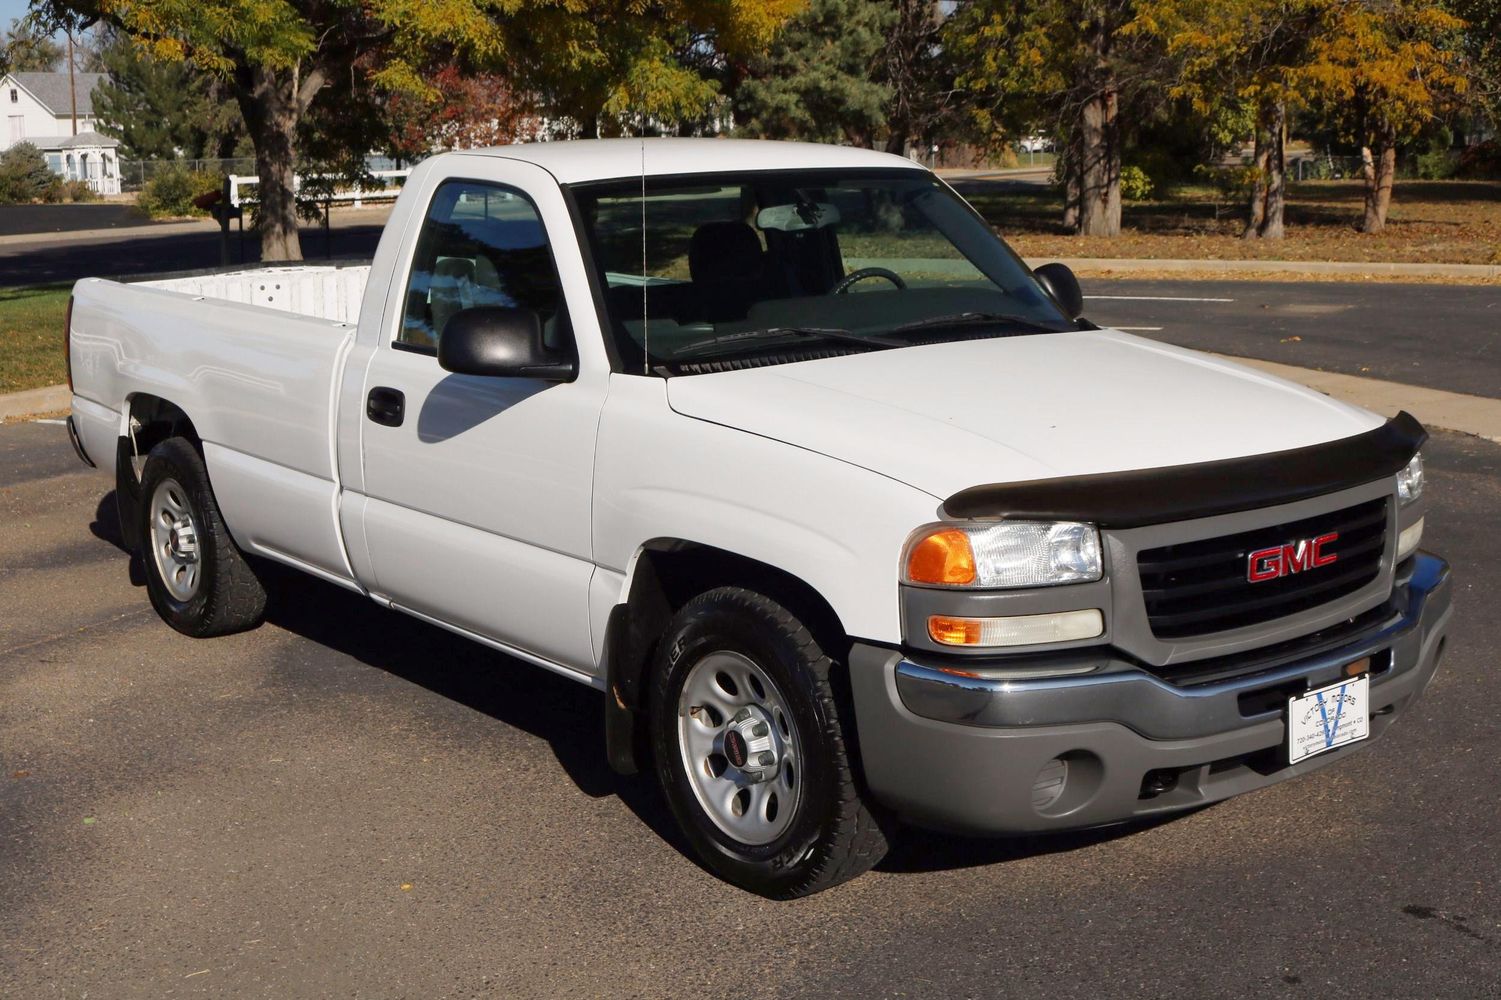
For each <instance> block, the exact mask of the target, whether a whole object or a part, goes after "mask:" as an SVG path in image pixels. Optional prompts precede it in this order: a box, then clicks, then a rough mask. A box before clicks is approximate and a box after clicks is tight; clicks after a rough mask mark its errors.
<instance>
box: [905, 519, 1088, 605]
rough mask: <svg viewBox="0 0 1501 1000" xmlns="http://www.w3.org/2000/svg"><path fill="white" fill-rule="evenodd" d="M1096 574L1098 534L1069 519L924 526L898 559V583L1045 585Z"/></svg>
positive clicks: (982, 586)
mask: <svg viewBox="0 0 1501 1000" xmlns="http://www.w3.org/2000/svg"><path fill="white" fill-rule="evenodd" d="M1102 575H1103V564H1102V562H1101V558H1100V532H1099V530H1098V529H1096V528H1095V526H1094V525H1092V524H1080V523H1078V522H1075V521H1002V522H999V523H974V524H934V525H929V526H928V527H926V528H923V529H921V530H920V531H918V532H917V533H916V534H914V535H913V537H912V539H911V540H910V541H909V542H908V543H907V551H906V553H905V554H904V557H903V559H902V579H903V581H904V582H906V583H917V584H923V585H926V586H938V587H965V588H970V589H977V590H978V589H999V588H1007V587H1051V586H1055V585H1057V584H1061V583H1088V582H1089V581H1092V580H1098V579H1100V577H1101V576H1102Z"/></svg>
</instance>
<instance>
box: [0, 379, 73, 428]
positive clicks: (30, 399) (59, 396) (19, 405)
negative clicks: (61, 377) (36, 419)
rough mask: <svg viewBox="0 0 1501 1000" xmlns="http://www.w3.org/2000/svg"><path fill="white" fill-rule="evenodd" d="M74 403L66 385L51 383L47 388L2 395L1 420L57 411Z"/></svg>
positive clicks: (0, 397)
mask: <svg viewBox="0 0 1501 1000" xmlns="http://www.w3.org/2000/svg"><path fill="white" fill-rule="evenodd" d="M72 405H73V393H72V392H71V391H70V390H69V389H68V387H67V386H66V385H49V386H47V387H46V388H45V389H27V390H26V391H25V392H12V393H6V394H4V395H0V420H9V419H11V418H12V417H29V416H32V415H33V414H37V413H56V412H57V411H58V410H66V409H67V408H68V407H69V406H72Z"/></svg>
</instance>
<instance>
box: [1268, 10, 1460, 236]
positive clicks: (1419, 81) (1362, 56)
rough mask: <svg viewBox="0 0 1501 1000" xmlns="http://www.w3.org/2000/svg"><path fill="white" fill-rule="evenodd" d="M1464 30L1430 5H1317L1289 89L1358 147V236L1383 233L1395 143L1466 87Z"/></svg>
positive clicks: (1446, 107)
mask: <svg viewBox="0 0 1501 1000" xmlns="http://www.w3.org/2000/svg"><path fill="white" fill-rule="evenodd" d="M1464 27H1465V23H1464V22H1463V21H1462V20H1460V19H1459V18H1458V17H1456V16H1455V15H1453V14H1451V13H1449V12H1448V11H1447V10H1445V9H1444V8H1442V7H1440V6H1438V5H1436V4H1433V3H1431V2H1428V0H1320V3H1319V12H1318V18H1317V20H1316V22H1315V24H1314V27H1313V32H1312V35H1311V37H1310V41H1309V51H1308V59H1307V62H1306V64H1305V65H1303V66H1302V67H1301V68H1300V69H1299V70H1298V72H1297V73H1296V75H1295V77H1294V82H1295V84H1296V85H1298V86H1300V87H1302V88H1303V89H1304V90H1305V91H1306V92H1307V94H1308V95H1309V99H1310V100H1312V101H1314V102H1317V103H1318V104H1319V105H1321V106H1322V108H1323V110H1324V111H1325V113H1326V115H1327V116H1328V117H1329V119H1330V120H1331V121H1332V122H1333V123H1334V124H1335V125H1337V126H1338V128H1339V129H1340V131H1341V133H1342V134H1343V135H1344V136H1345V137H1346V138H1347V139H1348V140H1350V141H1352V142H1354V143H1355V144H1357V145H1358V146H1359V147H1360V152H1361V160H1362V176H1363V177H1364V179H1365V213H1364V215H1363V217H1362V219H1361V225H1360V229H1361V231H1362V232H1365V233H1379V232H1381V231H1382V230H1383V229H1384V228H1386V213H1387V208H1388V207H1389V206H1390V204H1391V198H1392V185H1393V183H1394V182H1395V180H1396V172H1397V171H1396V167H1397V146H1398V144H1399V143H1400V142H1401V141H1402V140H1404V139H1407V138H1410V137H1412V136H1414V135H1416V134H1417V132H1418V131H1419V130H1421V129H1422V128H1423V126H1425V125H1427V124H1428V123H1430V122H1432V121H1433V120H1434V119H1436V118H1438V117H1439V116H1440V115H1442V114H1443V113H1444V112H1446V111H1447V110H1449V109H1450V108H1451V107H1452V106H1453V105H1454V104H1455V102H1456V101H1457V100H1458V99H1459V98H1460V97H1462V96H1463V95H1464V93H1465V91H1466V90H1467V89H1468V87H1469V82H1468V79H1467V77H1466V75H1465V72H1464V69H1463V63H1462V61H1461V48H1462V38H1463V36H1462V33H1463V30H1464Z"/></svg>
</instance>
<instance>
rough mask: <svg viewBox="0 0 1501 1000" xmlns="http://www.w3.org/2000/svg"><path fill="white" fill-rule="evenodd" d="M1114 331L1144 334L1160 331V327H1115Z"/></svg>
mask: <svg viewBox="0 0 1501 1000" xmlns="http://www.w3.org/2000/svg"><path fill="white" fill-rule="evenodd" d="M1114 329H1116V330H1122V331H1124V332H1126V333H1145V332H1148V331H1152V330H1161V329H1162V327H1160V326H1117V327H1115V328H1114Z"/></svg>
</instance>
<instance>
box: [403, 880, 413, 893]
mask: <svg viewBox="0 0 1501 1000" xmlns="http://www.w3.org/2000/svg"><path fill="white" fill-rule="evenodd" d="M401 891H402V892H411V891H412V883H410V882H403V883H401Z"/></svg>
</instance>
